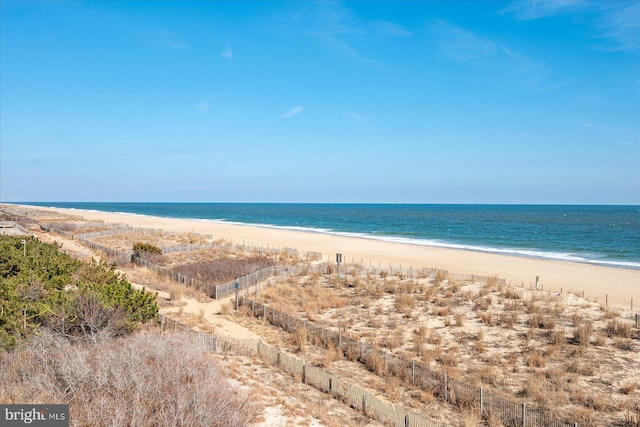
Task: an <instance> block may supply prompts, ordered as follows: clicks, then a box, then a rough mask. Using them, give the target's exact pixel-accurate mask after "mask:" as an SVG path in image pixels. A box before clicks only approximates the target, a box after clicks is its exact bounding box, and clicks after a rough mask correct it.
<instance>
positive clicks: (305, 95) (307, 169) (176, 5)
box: [0, 0, 640, 204]
mask: <svg viewBox="0 0 640 427" xmlns="http://www.w3.org/2000/svg"><path fill="white" fill-rule="evenodd" d="M0 19H1V21H0V24H1V25H0V32H1V33H0V36H1V37H0V155H1V159H0V167H1V169H0V200H1V201H5V202H6V201H212V202H389V203H554V204H555V203H567V204H574V203H586V204H640V2H636V1H634V2H632V1H618V2H616V1H607V2H604V1H597V2H588V1H554V2H546V1H541V0H539V1H517V2H513V3H511V2H481V1H469V2H463V1H456V2H453V1H452V2H446V1H441V2H420V1H408V2H402V1H394V2H384V1H374V2H365V1H357V2H329V1H323V2H318V3H315V2H294V1H284V2H275V1H263V2H250V1H242V2H229V3H226V2H219V1H197V2H170V1H160V2H144V1H121V2H119V1H102V2H101V1H90V2H82V1H76V2H57V1H42V2H28V1H19V2H13V1H7V0H2V1H0Z"/></svg>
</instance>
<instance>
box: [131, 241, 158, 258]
mask: <svg viewBox="0 0 640 427" xmlns="http://www.w3.org/2000/svg"><path fill="white" fill-rule="evenodd" d="M133 253H134V254H135V255H136V256H143V255H145V254H161V253H162V249H160V248H159V247H157V246H156V245H152V244H151V243H142V242H138V243H136V244H135V245H133Z"/></svg>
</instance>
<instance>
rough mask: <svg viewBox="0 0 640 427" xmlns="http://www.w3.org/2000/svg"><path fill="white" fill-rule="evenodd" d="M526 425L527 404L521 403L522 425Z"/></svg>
mask: <svg viewBox="0 0 640 427" xmlns="http://www.w3.org/2000/svg"><path fill="white" fill-rule="evenodd" d="M526 426H527V404H526V403H523V404H522V427H526Z"/></svg>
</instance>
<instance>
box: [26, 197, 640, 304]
mask: <svg viewBox="0 0 640 427" xmlns="http://www.w3.org/2000/svg"><path fill="white" fill-rule="evenodd" d="M34 209H36V208H34ZM37 209H49V210H52V211H55V212H60V213H64V214H68V215H75V216H80V217H83V218H85V219H87V220H96V221H97V220H99V221H105V222H110V223H120V224H126V225H129V226H132V227H148V228H158V229H162V230H166V231H176V232H196V233H201V234H210V235H213V236H215V237H216V238H223V239H228V240H232V241H235V242H237V243H245V244H255V245H262V246H266V245H269V246H274V247H280V248H285V247H287V248H295V249H298V250H299V251H314V252H320V253H322V254H323V259H324V260H329V261H335V254H336V253H341V254H342V255H343V262H352V261H353V262H356V263H362V264H364V265H365V266H369V265H372V266H376V267H377V266H382V267H388V266H392V267H394V268H399V267H402V268H408V267H413V268H423V267H425V268H438V269H443V270H447V271H449V272H452V273H461V274H477V275H482V276H497V277H500V278H503V279H505V280H506V281H507V283H511V284H512V285H514V286H525V287H529V286H534V285H535V283H536V277H538V278H539V287H544V289H545V290H550V291H554V292H560V291H561V290H562V291H563V292H575V293H578V294H582V292H584V296H585V298H588V299H592V300H597V301H599V302H602V303H604V302H605V299H608V302H609V304H611V305H617V306H619V307H621V308H624V309H629V308H630V307H631V303H632V300H633V308H634V310H637V311H640V310H638V307H640V270H633V269H625V268H614V267H605V266H600V265H593V264H587V263H575V262H565V261H551V260H542V259H535V258H526V257H517V256H508V255H500V254H492V253H485V252H476V251H468V250H458V249H448V248H439V247H429V246H421V245H412V244H407V243H393V242H386V241H380V240H373V239H367V238H360V237H344V236H335V235H330V234H323V233H315V232H305V231H294V230H286V229H274V228H267V227H259V226H249V225H240V224H229V223H225V222H216V221H202V220H193V219H173V218H161V217H151V216H142V215H132V214H122V213H108V212H96V211H82V210H76V209H62V208H41V207H38V208H37Z"/></svg>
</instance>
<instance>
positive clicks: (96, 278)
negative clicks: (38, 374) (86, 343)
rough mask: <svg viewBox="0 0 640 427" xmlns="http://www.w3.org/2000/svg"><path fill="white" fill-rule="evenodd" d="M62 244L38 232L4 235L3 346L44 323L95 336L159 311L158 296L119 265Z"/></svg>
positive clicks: (0, 243)
mask: <svg viewBox="0 0 640 427" xmlns="http://www.w3.org/2000/svg"><path fill="white" fill-rule="evenodd" d="M23 239H25V240H26V248H27V250H26V256H25V255H24V246H23V244H22V240H23ZM59 248H60V247H59V246H58V245H57V244H55V243H54V244H45V243H41V242H39V241H38V240H36V239H35V238H33V237H26V238H25V237H23V236H0V350H2V349H4V348H7V347H10V346H12V345H13V344H15V343H16V342H18V341H20V340H21V339H22V338H24V337H26V336H28V335H30V334H31V333H33V332H34V331H35V330H37V329H38V328H39V327H41V326H45V327H49V328H51V329H53V330H55V331H57V332H58V333H61V334H63V335H65V336H70V337H91V338H92V339H93V340H95V339H96V337H97V334H101V335H100V336H106V335H119V334H123V333H127V332H130V331H132V330H134V329H135V327H136V326H137V324H138V323H140V322H146V321H148V320H151V319H154V318H155V317H156V315H157V313H158V306H157V304H156V302H155V296H154V295H152V294H149V293H147V292H144V291H139V290H136V289H133V288H132V287H131V284H130V283H129V282H127V281H126V280H125V279H124V278H123V277H122V276H120V275H119V274H118V273H117V272H116V271H115V267H114V266H110V265H107V264H106V263H105V262H104V261H102V262H100V263H96V264H87V263H83V262H81V261H79V260H76V259H74V258H71V257H70V256H68V255H67V254H65V253H62V252H60V251H59Z"/></svg>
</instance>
